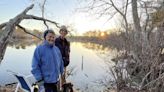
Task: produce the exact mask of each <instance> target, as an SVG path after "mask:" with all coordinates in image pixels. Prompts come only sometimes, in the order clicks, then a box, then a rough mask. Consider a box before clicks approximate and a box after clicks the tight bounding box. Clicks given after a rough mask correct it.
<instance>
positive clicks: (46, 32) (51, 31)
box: [43, 29, 55, 39]
mask: <svg viewBox="0 0 164 92" xmlns="http://www.w3.org/2000/svg"><path fill="white" fill-rule="evenodd" d="M48 33H52V34H55V32H54V31H53V30H51V29H47V30H45V31H44V34H43V37H44V39H46V35H47V34H48Z"/></svg>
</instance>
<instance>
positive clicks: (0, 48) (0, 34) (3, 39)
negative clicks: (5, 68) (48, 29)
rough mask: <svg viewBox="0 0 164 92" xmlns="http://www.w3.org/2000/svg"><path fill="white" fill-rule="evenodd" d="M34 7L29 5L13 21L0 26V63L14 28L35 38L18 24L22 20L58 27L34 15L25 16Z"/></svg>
mask: <svg viewBox="0 0 164 92" xmlns="http://www.w3.org/2000/svg"><path fill="white" fill-rule="evenodd" d="M33 7H34V4H32V5H30V6H29V7H27V8H26V9H25V10H24V11H23V12H22V13H20V14H19V15H17V16H16V17H14V18H13V19H10V20H9V22H5V23H2V24H1V25H0V62H1V61H2V60H3V57H4V54H5V51H6V47H7V44H8V42H9V38H10V37H11V36H12V34H13V32H14V30H15V28H16V27H19V28H21V29H23V31H25V32H26V33H28V34H30V35H33V36H35V35H34V34H31V33H30V32H28V31H27V30H26V29H25V28H23V27H22V26H21V25H20V23H21V21H22V20H24V19H34V20H41V21H47V22H50V23H53V24H55V25H56V27H59V26H58V23H56V22H54V21H51V20H48V19H45V18H42V17H37V16H34V15H29V14H27V12H28V11H29V10H30V9H32V8H33ZM35 37H37V38H39V39H41V38H40V37H38V36H35Z"/></svg>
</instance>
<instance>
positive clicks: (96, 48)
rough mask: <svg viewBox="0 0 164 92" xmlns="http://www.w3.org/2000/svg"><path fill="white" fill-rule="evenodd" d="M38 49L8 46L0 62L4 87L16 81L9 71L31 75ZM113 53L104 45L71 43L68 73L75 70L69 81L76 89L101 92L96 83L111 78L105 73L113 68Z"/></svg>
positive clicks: (0, 81) (1, 82)
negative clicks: (33, 58)
mask: <svg viewBox="0 0 164 92" xmlns="http://www.w3.org/2000/svg"><path fill="white" fill-rule="evenodd" d="M35 48H36V44H32V45H28V46H25V45H21V46H16V45H15V46H8V47H7V49H6V53H5V56H4V59H3V60H2V62H1V63H0V85H1V86H4V85H5V84H9V83H13V82H16V79H15V78H14V77H13V75H12V74H11V73H10V72H7V70H11V71H13V72H16V73H20V74H23V75H29V74H31V73H30V70H31V61H32V56H33V52H34V49H35ZM114 53H115V52H112V50H110V49H109V48H107V47H103V46H102V45H98V44H91V43H81V42H71V54H70V65H69V66H68V70H72V72H71V75H70V76H68V78H67V81H70V82H72V83H73V85H74V88H75V89H77V90H81V91H83V92H84V91H85V92H87V91H88V92H100V91H101V90H103V87H101V86H100V85H99V83H97V81H99V80H102V79H104V77H105V76H111V75H110V74H107V72H106V71H107V69H108V68H109V67H112V66H113V65H114V63H113V62H112V61H111V58H112V57H114ZM107 63H108V64H107ZM111 78H112V77H111Z"/></svg>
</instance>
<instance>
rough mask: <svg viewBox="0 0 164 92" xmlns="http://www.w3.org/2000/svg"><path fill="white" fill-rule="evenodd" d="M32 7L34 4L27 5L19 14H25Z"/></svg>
mask: <svg viewBox="0 0 164 92" xmlns="http://www.w3.org/2000/svg"><path fill="white" fill-rule="evenodd" d="M33 7H34V4H32V5H30V6H29V7H27V8H26V9H25V10H24V11H23V12H22V13H20V14H26V13H27V12H28V11H29V10H31V9H32V8H33Z"/></svg>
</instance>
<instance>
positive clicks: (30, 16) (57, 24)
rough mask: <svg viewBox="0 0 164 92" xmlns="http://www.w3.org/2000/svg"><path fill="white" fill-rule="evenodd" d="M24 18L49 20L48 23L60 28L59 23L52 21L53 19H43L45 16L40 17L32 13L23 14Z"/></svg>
mask: <svg viewBox="0 0 164 92" xmlns="http://www.w3.org/2000/svg"><path fill="white" fill-rule="evenodd" d="M25 19H35V20H42V21H47V22H50V23H53V24H55V25H56V27H58V28H60V27H59V23H57V22H54V21H51V20H48V19H45V18H42V17H37V16H34V15H26V16H25Z"/></svg>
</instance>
